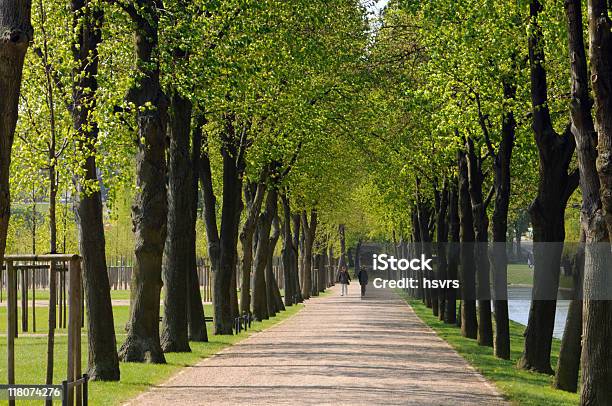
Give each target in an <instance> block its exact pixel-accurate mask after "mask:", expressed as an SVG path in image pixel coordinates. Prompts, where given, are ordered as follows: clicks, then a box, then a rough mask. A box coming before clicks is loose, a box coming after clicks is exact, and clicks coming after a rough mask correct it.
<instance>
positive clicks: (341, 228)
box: [334, 224, 346, 281]
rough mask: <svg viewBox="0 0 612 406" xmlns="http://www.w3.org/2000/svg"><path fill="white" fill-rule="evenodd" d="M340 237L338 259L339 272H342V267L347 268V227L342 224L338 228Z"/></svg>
mask: <svg viewBox="0 0 612 406" xmlns="http://www.w3.org/2000/svg"><path fill="white" fill-rule="evenodd" d="M338 236H339V238H340V258H338V270H340V267H342V266H346V226H345V225H344V224H340V225H339V226H338ZM334 281H335V279H334Z"/></svg>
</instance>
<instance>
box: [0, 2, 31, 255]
mask: <svg viewBox="0 0 612 406" xmlns="http://www.w3.org/2000/svg"><path fill="white" fill-rule="evenodd" d="M31 8H32V2H31V0H18V1H15V0H0V10H1V11H0V59H1V60H2V63H1V64H0V94H1V95H2V97H0V259H3V258H4V251H5V249H6V234H7V231H8V223H9V217H10V190H9V168H10V166H11V149H12V148H13V139H14V135H15V126H16V124H17V115H18V112H17V106H18V104H19V92H20V89H21V77H22V71H23V61H24V58H25V54H26V51H27V49H28V45H29V44H30V42H31V41H32V35H33V29H32V25H31V22H30V12H31Z"/></svg>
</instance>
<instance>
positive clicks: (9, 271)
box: [6, 261, 17, 406]
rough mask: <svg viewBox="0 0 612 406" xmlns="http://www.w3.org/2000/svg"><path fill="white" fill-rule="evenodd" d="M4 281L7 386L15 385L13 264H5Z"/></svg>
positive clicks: (12, 403)
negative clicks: (6, 321) (6, 319)
mask: <svg viewBox="0 0 612 406" xmlns="http://www.w3.org/2000/svg"><path fill="white" fill-rule="evenodd" d="M6 279H7V284H6V286H7V294H8V298H7V301H6V311H7V316H8V323H7V324H8V326H7V351H8V354H7V355H8V357H7V360H8V362H7V363H8V365H7V370H8V384H9V385H14V384H15V331H14V330H15V327H16V326H15V322H16V320H15V317H16V312H17V308H13V306H14V305H15V304H16V302H15V300H14V299H16V298H17V292H16V291H15V290H14V287H15V283H14V279H15V272H14V271H13V262H12V261H7V262H6ZM9 405H11V406H14V405H15V401H14V400H9Z"/></svg>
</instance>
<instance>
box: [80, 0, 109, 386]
mask: <svg viewBox="0 0 612 406" xmlns="http://www.w3.org/2000/svg"><path fill="white" fill-rule="evenodd" d="M88 3H89V2H88V0H82V1H73V2H72V3H71V7H72V10H71V11H72V13H73V25H74V28H75V31H76V32H77V36H76V42H75V43H74V46H73V49H72V52H73V59H74V62H75V63H76V68H75V74H74V77H75V78H79V79H78V80H77V81H75V82H74V86H73V89H72V98H73V107H74V108H73V110H72V120H73V126H74V129H75V131H76V133H77V134H78V139H80V140H84V141H83V142H81V143H80V144H79V148H80V149H81V150H82V151H83V153H84V155H85V156H86V158H85V162H84V163H83V170H84V171H83V172H84V174H85V182H79V183H78V192H79V204H78V210H77V216H78V221H77V224H78V227H79V248H80V252H81V256H82V258H83V283H84V289H85V300H86V307H87V332H88V336H87V337H88V344H89V346H88V347H89V357H88V360H89V361H88V372H87V373H88V375H89V376H90V378H91V379H94V380H105V381H117V380H119V377H120V372H119V358H118V356H117V344H116V338H115V327H114V325H115V324H114V320H113V307H112V302H111V295H110V283H109V280H108V273H107V270H106V255H105V252H106V248H105V245H106V244H105V238H104V223H103V212H102V210H103V208H102V197H101V194H100V190H99V189H98V188H95V189H93V190H87V187H86V186H85V185H86V184H87V183H88V182H95V183H96V184H97V183H98V177H97V168H96V156H95V153H96V151H95V147H94V145H95V143H96V140H97V138H98V125H97V122H95V121H94V120H93V118H92V114H93V111H94V110H95V106H96V91H97V89H98V80H97V74H98V62H99V60H98V45H99V44H100V42H101V41H102V31H101V27H102V20H103V11H102V9H101V8H98V7H95V6H94V7H92V6H91V5H90V4H88Z"/></svg>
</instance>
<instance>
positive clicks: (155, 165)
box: [119, 0, 168, 363]
mask: <svg viewBox="0 0 612 406" xmlns="http://www.w3.org/2000/svg"><path fill="white" fill-rule="evenodd" d="M122 7H124V8H125V9H126V10H127V11H128V14H129V15H130V17H131V18H132V20H133V23H134V27H135V53H136V55H137V58H138V63H137V64H136V66H137V67H138V70H139V72H138V75H136V77H137V78H136V80H135V85H134V87H132V88H131V89H130V90H129V92H128V95H127V99H128V101H130V102H132V103H134V105H135V106H137V112H136V121H137V124H138V134H137V140H136V141H137V143H138V152H137V154H136V186H137V191H138V192H137V194H136V197H135V200H134V204H133V206H132V222H133V224H134V237H135V241H136V246H135V256H136V263H135V266H134V272H133V273H132V285H131V286H132V287H133V288H132V289H133V290H132V291H131V300H130V319H129V321H128V324H127V338H126V340H125V342H124V343H123V345H122V346H121V349H120V350H119V355H120V358H121V359H122V360H123V361H127V362H142V361H149V362H154V363H165V361H166V360H165V357H164V353H163V351H162V348H161V345H160V339H159V310H160V309H159V299H160V292H161V288H162V277H161V274H162V257H163V251H164V243H165V241H166V217H167V212H168V207H167V195H166V183H165V182H160V181H159V180H160V179H165V178H166V173H167V171H166V159H165V151H166V149H165V138H166V111H167V100H166V96H165V95H164V93H163V91H162V88H161V85H160V80H159V63H158V61H157V58H156V57H155V52H156V49H157V47H158V23H159V12H160V10H162V9H163V6H162V5H161V3H159V2H158V1H157V0H143V1H142V2H140V3H139V7H138V9H136V8H135V6H134V5H131V4H129V5H123V6H122ZM147 106H152V107H147Z"/></svg>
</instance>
